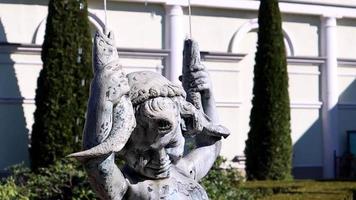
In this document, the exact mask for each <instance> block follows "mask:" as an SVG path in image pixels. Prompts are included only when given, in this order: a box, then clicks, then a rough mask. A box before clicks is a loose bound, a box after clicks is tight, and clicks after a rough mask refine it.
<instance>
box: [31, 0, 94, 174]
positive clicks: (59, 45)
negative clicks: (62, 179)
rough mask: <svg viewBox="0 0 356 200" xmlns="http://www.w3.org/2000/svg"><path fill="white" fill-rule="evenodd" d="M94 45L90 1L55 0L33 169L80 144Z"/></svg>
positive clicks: (50, 14)
mask: <svg viewBox="0 0 356 200" xmlns="http://www.w3.org/2000/svg"><path fill="white" fill-rule="evenodd" d="M91 48H92V43H91V35H90V27H89V20H88V11H87V1H86V0H50V1H49V5H48V16H47V24H46V34H45V39H44V43H43V45H42V55H41V58H42V61H43V69H42V70H41V72H40V75H39V78H38V80H37V90H36V99H35V100H36V111H35V113H34V119H35V122H34V124H33V127H32V137H31V147H30V157H31V167H32V169H34V170H36V169H37V168H38V167H46V166H48V165H50V164H52V163H54V161H55V160H58V159H60V158H63V157H64V156H66V155H68V154H70V153H73V152H75V151H78V150H80V148H81V134H82V128H83V126H84V121H85V110H86V106H87V99H88V95H89V84H90V79H91V77H92V69H91V62H92V61H91V54H92V50H91Z"/></svg>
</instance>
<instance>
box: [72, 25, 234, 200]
mask: <svg viewBox="0 0 356 200" xmlns="http://www.w3.org/2000/svg"><path fill="white" fill-rule="evenodd" d="M197 51H198V50H197V49H193V53H195V54H194V55H197V56H199V52H198V53H197ZM94 56H95V60H94V73H95V76H94V80H93V81H92V85H91V93H90V98H89V103H88V113H87V122H86V125H85V130H84V141H83V143H84V144H83V148H84V149H85V151H82V152H78V153H74V154H71V156H72V157H76V158H77V159H79V160H80V161H81V162H82V163H83V164H84V166H85V168H86V170H87V173H88V174H89V179H90V183H91V185H92V187H93V188H94V189H95V191H96V193H97V195H98V196H99V197H100V198H101V199H115V200H116V199H117V200H119V199H128V200H146V199H147V200H149V199H151V200H159V199H170V200H203V199H208V196H207V194H206V192H205V190H204V188H203V187H201V186H200V185H199V183H198V181H199V180H201V178H203V177H204V176H205V175H206V174H207V173H208V171H209V169H210V168H211V167H212V165H213V163H214V161H215V159H216V157H217V156H218V154H219V152H220V148H221V141H220V140H221V138H222V136H224V137H226V136H227V135H228V134H229V132H228V130H227V129H225V128H224V127H222V126H220V125H218V123H219V122H218V116H217V112H216V108H215V102H214V97H213V95H212V94H213V93H212V87H211V81H210V78H209V75H208V73H207V71H206V70H205V69H204V68H203V67H201V66H200V65H201V63H200V60H199V59H198V60H197V61H198V62H195V63H193V65H195V66H192V67H193V68H192V69H193V70H191V71H189V77H187V76H185V77H183V78H182V81H183V85H184V89H185V90H186V91H187V92H188V94H189V92H198V93H204V95H202V100H201V102H202V108H203V110H199V109H197V108H196V107H195V106H193V105H192V104H191V103H189V102H188V101H187V100H186V91H184V90H183V88H182V87H181V86H179V85H176V84H174V83H172V82H170V81H168V80H167V79H166V78H164V77H163V76H161V75H159V74H157V73H154V72H148V71H141V72H134V73H130V74H128V75H127V76H126V77H125V76H124V75H123V73H122V69H121V66H120V65H119V64H118V57H117V51H116V48H115V46H114V39H113V35H112V33H109V34H108V35H105V34H103V33H100V32H98V33H97V34H96V37H95V41H94ZM194 69H198V70H194ZM204 112H205V113H206V115H205V114H204ZM186 135H190V136H192V137H193V136H196V137H197V138H198V139H197V143H196V148H195V149H193V150H192V151H191V152H189V153H187V154H184V144H185V138H184V136H186ZM115 153H116V154H118V155H120V157H122V158H123V159H124V160H125V166H124V167H123V168H122V169H119V168H118V167H117V166H116V165H115V162H114V161H115Z"/></svg>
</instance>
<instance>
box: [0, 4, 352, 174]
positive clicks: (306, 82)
mask: <svg viewBox="0 0 356 200" xmlns="http://www.w3.org/2000/svg"><path fill="white" fill-rule="evenodd" d="M334 2H335V1H331V0H330V1H326V0H318V1H317V0H314V1H311V0H310V1H307V0H303V1H302V0H299V1H297V0H294V1H292V0H283V1H282V0H280V9H281V11H282V13H283V32H284V36H285V44H286V47H287V54H288V72H289V91H290V97H291V117H292V139H293V147H294V151H293V173H294V175H295V176H296V177H297V178H332V177H334V176H335V171H337V170H336V168H335V156H341V155H343V154H344V153H345V152H346V151H347V148H348V147H347V134H346V132H347V131H349V130H356V123H355V122H356V82H355V79H356V1H355V0H344V1H338V4H333V3H334ZM187 3H188V0H147V1H145V0H108V2H107V9H108V10H107V18H108V22H107V25H108V27H109V28H110V29H112V30H113V31H114V33H115V35H116V38H117V46H118V48H119V56H120V57H121V60H122V63H123V65H124V67H125V70H126V72H131V71H137V70H152V71H156V72H158V73H162V74H164V75H165V76H166V77H168V78H169V79H170V80H172V81H174V82H178V76H179V75H180V74H181V71H182V70H181V66H182V49H183V40H184V39H185V37H186V36H187V34H188V32H189V24H188V21H189V20H188V18H189V17H188V9H187ZM47 4H48V1H47V0H27V1H25V0H11V1H10V0H0V169H4V168H6V167H8V166H10V165H13V164H17V163H21V162H25V163H27V164H28V162H29V158H28V152H27V149H28V144H29V139H28V138H29V135H30V133H31V128H32V124H33V112H34V110H35V104H34V98H35V90H36V87H37V78H38V75H39V72H40V70H41V68H42V63H41V58H40V51H41V44H42V42H43V36H44V32H45V24H46V15H47ZM191 4H192V16H191V19H192V24H191V25H192V37H193V38H194V39H195V40H197V41H198V43H199V44H200V49H201V51H203V52H202V55H203V61H204V63H205V65H206V66H207V68H208V69H209V71H210V73H211V77H212V79H213V84H214V85H213V86H214V91H215V95H216V99H217V106H218V110H219V112H220V120H221V121H222V122H223V124H224V125H226V126H227V127H228V128H229V129H230V130H231V131H232V135H231V136H230V137H229V138H228V139H226V140H225V141H224V143H223V147H222V153H221V154H222V155H223V156H224V157H226V158H228V159H229V160H232V159H233V158H234V157H236V156H243V151H244V148H245V140H246V139H247V133H248V131H249V115H250V109H251V99H252V86H253V65H254V56H255V55H254V53H255V50H256V41H257V34H256V30H257V29H258V23H257V12H258V7H259V1H256V0H218V1H217V0H191ZM89 13H90V16H89V19H90V22H91V25H92V29H93V31H94V30H95V29H102V28H103V26H104V21H105V20H104V18H105V17H104V10H103V1H102V0H89ZM88 67H91V66H88ZM354 121H355V122H354ZM236 165H237V166H241V165H239V163H236Z"/></svg>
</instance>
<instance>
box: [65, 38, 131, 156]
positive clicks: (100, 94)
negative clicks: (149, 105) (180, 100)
mask: <svg viewBox="0 0 356 200" xmlns="http://www.w3.org/2000/svg"><path fill="white" fill-rule="evenodd" d="M93 57H94V62H93V71H94V78H93V80H92V82H91V86H90V96H89V101H88V109H87V116H86V123H85V127H84V133H83V149H84V151H81V152H77V153H73V154H70V155H69V157H74V158H77V159H79V160H86V159H87V158H91V157H98V156H102V155H109V154H110V153H113V152H119V151H120V150H121V149H122V148H123V147H124V145H125V144H126V142H127V140H128V139H129V137H130V135H131V132H132V131H133V129H134V128H135V126H136V120H135V115H134V110H133V107H132V103H131V101H130V97H129V91H130V87H129V84H128V80H127V78H126V75H125V74H124V73H123V70H122V66H121V64H120V62H119V56H118V52H117V49H116V47H115V39H114V35H113V33H112V32H109V33H108V34H105V33H102V32H100V31H97V32H96V34H95V38H94V48H93Z"/></svg>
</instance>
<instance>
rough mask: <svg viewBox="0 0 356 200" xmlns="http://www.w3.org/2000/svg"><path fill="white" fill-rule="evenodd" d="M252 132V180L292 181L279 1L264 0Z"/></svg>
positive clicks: (248, 165)
mask: <svg viewBox="0 0 356 200" xmlns="http://www.w3.org/2000/svg"><path fill="white" fill-rule="evenodd" d="M258 24H259V29H258V42H257V52H256V58H255V61H256V64H255V67H254V87H253V99H252V110H251V115H250V131H249V133H248V139H247V141H246V148H245V154H246V173H247V178H248V179H249V180H252V179H258V180H266V179H272V180H285V179H290V178H291V155H292V144H291V137H290V132H291V130H290V103H289V94H288V74H287V62H286V53H285V47H284V41H283V33H282V27H281V14H280V11H279V7H278V1H277V0H261V4H260V9H259V15H258Z"/></svg>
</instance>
